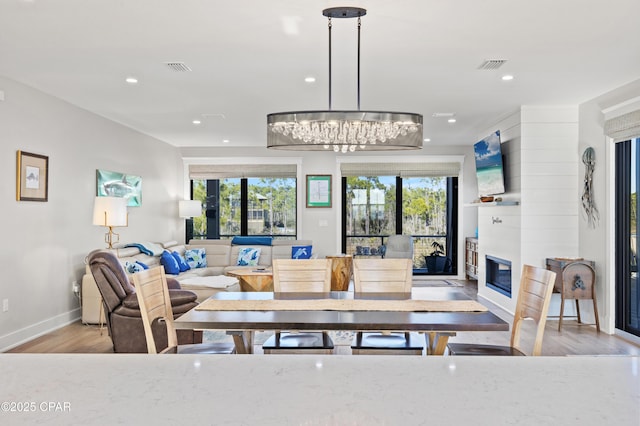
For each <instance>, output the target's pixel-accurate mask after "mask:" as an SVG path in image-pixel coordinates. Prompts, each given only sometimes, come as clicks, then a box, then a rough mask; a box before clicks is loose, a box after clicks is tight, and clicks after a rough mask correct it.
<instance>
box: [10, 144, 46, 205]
mask: <svg viewBox="0 0 640 426" xmlns="http://www.w3.org/2000/svg"><path fill="white" fill-rule="evenodd" d="M16 180H17V182H16V183H17V185H16V200H18V201H48V199H49V157H47V156H46V155H39V154H32V153H30V152H24V151H18V152H17V156H16Z"/></svg>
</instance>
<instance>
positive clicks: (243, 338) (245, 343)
mask: <svg viewBox="0 0 640 426" xmlns="http://www.w3.org/2000/svg"><path fill="white" fill-rule="evenodd" d="M227 334H229V335H231V337H233V343H234V344H235V346H236V353H237V354H252V353H253V331H241V330H236V331H227Z"/></svg>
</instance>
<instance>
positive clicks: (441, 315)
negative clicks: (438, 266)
mask: <svg viewBox="0 0 640 426" xmlns="http://www.w3.org/2000/svg"><path fill="white" fill-rule="evenodd" d="M332 300H333V301H336V303H337V304H336V307H331V306H329V307H328V308H327V306H326V305H327V303H329V305H330V304H331V302H330V301H332ZM367 300H369V301H372V302H373V303H372V308H371V309H369V308H368V305H367V302H366V301H367ZM402 300H405V301H407V302H411V303H416V301H424V303H425V304H426V305H425V306H431V305H432V304H433V305H434V306H435V307H433V308H429V307H427V308H425V310H422V309H421V308H420V307H418V308H414V307H409V306H408V305H407V306H403V305H402V304H400V305H397V304H393V303H388V304H387V302H393V301H402ZM209 301H211V305H210V306H212V308H207V302H209ZM243 301H244V302H243ZM270 301H271V302H270ZM287 301H288V302H287ZM314 301H315V302H314ZM340 301H342V302H340ZM384 301H386V302H384ZM457 301H460V302H462V304H465V303H475V304H477V302H475V301H472V300H470V299H469V298H468V297H467V296H466V295H464V294H463V293H461V292H455V291H451V290H450V289H446V288H414V289H413V291H412V292H411V293H410V294H409V293H375V294H373V293H367V294H366V295H362V294H360V295H359V294H355V293H353V292H347V291H332V292H330V293H273V292H251V293H247V292H220V293H216V294H214V295H213V296H211V297H210V298H209V299H207V300H206V301H204V302H203V303H202V304H201V305H199V306H197V307H195V308H193V309H192V310H190V311H188V312H186V313H185V314H183V315H182V316H180V317H179V318H177V319H176V320H175V327H176V328H178V329H196V330H225V331H226V332H227V334H230V335H231V336H232V337H233V340H234V343H235V345H236V352H237V353H239V354H250V353H252V352H253V334H254V332H255V331H265V330H300V331H312V330H313V331H324V330H338V331H339V330H344V331H356V332H357V331H362V332H367V331H368V332H372V331H381V332H385V331H388V332H392V331H393V332H419V333H424V335H425V342H426V344H427V354H429V355H443V354H444V352H445V349H446V346H447V342H448V339H449V337H450V336H455V334H456V332H461V331H508V330H509V324H508V323H507V322H505V321H503V320H502V319H501V318H499V317H498V316H496V315H495V314H493V313H491V312H490V311H488V310H486V308H484V307H482V306H481V305H479V304H477V305H478V307H480V308H484V309H485V310H465V309H466V307H463V308H462V309H460V310H459V309H451V308H455V307H456V306H457V305H456V302H457ZM381 302H382V303H381ZM429 302H430V303H429ZM448 302H453V304H449V303H448ZM362 303H364V304H365V305H362ZM417 303H421V302H417ZM316 304H317V305H318V306H320V305H322V308H315V307H314V306H315V305H316ZM438 306H442V308H440V307H438ZM461 306H462V305H461ZM403 308H408V309H409V310H405V309H403ZM316 309H317V310H316ZM411 309H417V310H416V311H413V310H411ZM427 309H428V310H427Z"/></svg>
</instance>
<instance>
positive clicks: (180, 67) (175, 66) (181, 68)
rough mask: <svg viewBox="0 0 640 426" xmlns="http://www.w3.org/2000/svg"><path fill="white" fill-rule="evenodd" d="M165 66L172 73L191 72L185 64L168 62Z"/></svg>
mask: <svg viewBox="0 0 640 426" xmlns="http://www.w3.org/2000/svg"><path fill="white" fill-rule="evenodd" d="M165 65H166V66H168V67H169V69H170V70H171V71H175V72H186V71H191V68H189V67H188V66H187V65H185V64H184V62H166V63H165Z"/></svg>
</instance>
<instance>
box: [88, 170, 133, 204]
mask: <svg viewBox="0 0 640 426" xmlns="http://www.w3.org/2000/svg"><path fill="white" fill-rule="evenodd" d="M96 181H97V191H96V195H97V196H98V197H122V198H126V199H127V206H130V207H139V206H140V205H141V204H142V178H141V177H140V176H135V175H127V174H124V173H119V172H110V171H108V170H99V169H98V170H96Z"/></svg>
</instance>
